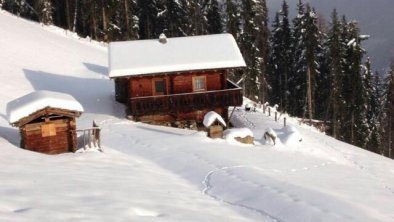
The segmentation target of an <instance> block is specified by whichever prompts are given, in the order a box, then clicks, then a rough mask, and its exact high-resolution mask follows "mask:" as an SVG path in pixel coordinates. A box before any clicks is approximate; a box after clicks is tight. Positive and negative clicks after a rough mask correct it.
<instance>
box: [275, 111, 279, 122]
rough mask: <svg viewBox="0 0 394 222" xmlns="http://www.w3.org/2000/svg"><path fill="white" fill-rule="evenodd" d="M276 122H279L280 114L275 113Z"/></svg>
mask: <svg viewBox="0 0 394 222" xmlns="http://www.w3.org/2000/svg"><path fill="white" fill-rule="evenodd" d="M275 122H278V112H276V111H275Z"/></svg>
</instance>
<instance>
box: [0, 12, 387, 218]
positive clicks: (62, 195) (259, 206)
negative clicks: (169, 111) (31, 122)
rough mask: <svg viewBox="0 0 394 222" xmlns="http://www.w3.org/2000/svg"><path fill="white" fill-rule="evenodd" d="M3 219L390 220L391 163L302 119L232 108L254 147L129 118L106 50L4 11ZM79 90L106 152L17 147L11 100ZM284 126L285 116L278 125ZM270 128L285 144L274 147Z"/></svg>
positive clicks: (0, 64) (81, 124)
mask: <svg viewBox="0 0 394 222" xmlns="http://www.w3.org/2000/svg"><path fill="white" fill-rule="evenodd" d="M0 27H2V29H0V43H1V50H0V89H1V90H0V95H1V96H0V115H1V118H0V136H1V138H0V181H1V186H0V196H1V198H0V221H37V220H40V221H70V220H76V221H311V222H312V221H393V220H394V213H393V212H394V184H393V183H392V181H394V163H393V161H392V160H389V159H387V158H384V157H381V156H378V155H375V154H372V153H370V152H367V151H364V150H361V149H359V148H357V147H354V146H351V145H347V144H344V143H342V142H339V141H337V140H334V139H332V138H330V137H327V136H325V135H323V134H321V133H318V132H316V131H315V130H313V129H311V128H309V127H307V126H299V125H298V123H297V122H296V121H295V120H292V119H289V120H288V121H289V124H291V125H293V127H294V128H295V129H296V130H297V131H299V133H300V135H301V136H302V142H290V143H289V142H288V143H285V141H286V140H285V139H286V138H285V137H287V136H288V135H289V134H288V132H287V129H283V128H282V125H281V123H279V122H275V121H274V120H273V117H272V116H271V117H269V116H267V115H266V114H263V113H261V112H244V110H243V109H242V108H238V110H236V111H235V116H234V123H235V124H236V125H237V126H240V127H242V126H246V127H249V128H251V129H252V130H253V132H254V134H255V139H256V141H255V142H256V146H251V145H237V144H229V143H227V142H226V141H225V140H211V139H209V138H206V137H205V135H204V133H202V132H196V131H191V130H183V129H174V128H167V127H159V126H150V125H146V124H141V123H135V122H131V121H128V120H126V119H124V114H123V110H124V107H123V106H122V105H119V104H117V103H116V102H114V98H113V83H112V82H111V81H110V80H109V79H108V77H107V76H106V72H107V71H106V66H107V55H106V49H105V48H104V47H102V46H99V45H98V44H95V43H89V42H87V41H86V40H77V39H75V38H74V37H73V36H72V35H71V36H66V35H65V33H64V31H62V30H60V29H56V28H54V27H41V26H40V25H39V24H35V23H32V22H28V21H24V20H21V19H19V18H16V17H14V16H11V15H9V14H8V13H5V12H2V11H0ZM39 89H46V90H52V91H60V92H65V93H69V94H72V95H73V96H74V97H75V98H77V99H78V100H79V101H80V102H81V104H82V105H83V106H84V108H85V110H86V112H85V113H84V114H83V115H82V116H81V118H79V119H78V128H86V127H89V126H90V124H91V122H92V120H96V122H97V123H99V125H100V126H101V127H102V139H103V141H102V144H103V146H104V147H103V149H104V152H103V153H101V152H95V151H87V152H81V153H76V154H63V155H56V156H47V155H43V154H39V153H32V152H29V151H26V150H22V149H19V148H18V144H19V135H18V132H17V129H15V128H12V127H11V126H9V124H8V122H7V120H6V104H7V102H8V101H11V100H13V99H15V98H17V97H19V96H22V95H24V94H27V93H29V92H31V91H34V90H39ZM281 121H282V120H281ZM266 127H271V128H273V130H275V131H276V133H277V134H278V136H279V138H280V140H281V141H282V142H283V143H282V142H280V141H278V144H277V145H276V146H272V145H268V144H265V141H264V140H263V139H262V134H263V132H264V131H265V128H266Z"/></svg>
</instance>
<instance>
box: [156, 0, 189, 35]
mask: <svg viewBox="0 0 394 222" xmlns="http://www.w3.org/2000/svg"><path fill="white" fill-rule="evenodd" d="M163 7H164V8H163V10H162V11H161V12H159V19H160V20H161V21H162V28H159V29H162V32H164V33H165V34H166V35H167V36H168V37H178V36H186V35H187V34H186V31H187V24H188V18H187V16H188V14H187V11H186V9H187V1H180V0H165V1H164V3H163Z"/></svg>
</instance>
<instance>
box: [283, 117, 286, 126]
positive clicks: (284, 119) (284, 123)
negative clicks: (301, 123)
mask: <svg viewBox="0 0 394 222" xmlns="http://www.w3.org/2000/svg"><path fill="white" fill-rule="evenodd" d="M283 126H284V127H286V117H284V118H283Z"/></svg>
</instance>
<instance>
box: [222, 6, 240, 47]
mask: <svg viewBox="0 0 394 222" xmlns="http://www.w3.org/2000/svg"><path fill="white" fill-rule="evenodd" d="M239 7H240V6H239V5H238V4H237V2H236V1H234V0H226V16H225V20H226V31H227V32H228V33H230V34H232V35H233V36H234V38H235V39H236V40H238V39H239V37H240V33H241V20H240V13H239Z"/></svg>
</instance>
